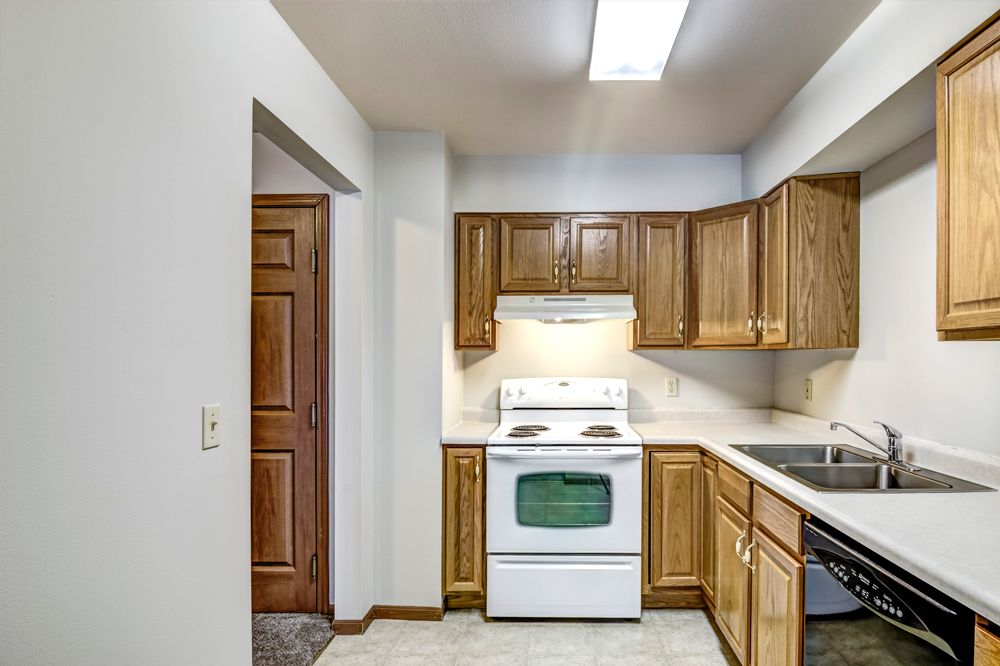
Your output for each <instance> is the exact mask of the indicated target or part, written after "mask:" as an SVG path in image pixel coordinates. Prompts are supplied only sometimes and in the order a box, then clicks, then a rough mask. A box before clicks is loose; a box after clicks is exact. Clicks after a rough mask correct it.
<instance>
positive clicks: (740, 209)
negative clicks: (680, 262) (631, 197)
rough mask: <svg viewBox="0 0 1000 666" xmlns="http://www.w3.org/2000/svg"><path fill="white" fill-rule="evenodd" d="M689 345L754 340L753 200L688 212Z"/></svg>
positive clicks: (743, 344)
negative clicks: (689, 254) (689, 226)
mask: <svg viewBox="0 0 1000 666" xmlns="http://www.w3.org/2000/svg"><path fill="white" fill-rule="evenodd" d="M690 312H691V317H690V319H691V322H690V323H691V335H690V345H691V346H692V347H756V346H757V328H756V321H757V202H756V201H750V202H744V203H739V204H734V205H731V206H721V207H719V208H711V209H708V210H703V211H699V212H697V213H693V214H692V215H691V295H690Z"/></svg>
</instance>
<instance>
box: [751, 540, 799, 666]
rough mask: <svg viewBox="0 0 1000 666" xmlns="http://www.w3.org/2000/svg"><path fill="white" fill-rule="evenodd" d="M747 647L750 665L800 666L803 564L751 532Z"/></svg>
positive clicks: (770, 541)
mask: <svg viewBox="0 0 1000 666" xmlns="http://www.w3.org/2000/svg"><path fill="white" fill-rule="evenodd" d="M752 536H753V541H751V544H752V547H751V552H750V566H751V567H752V568H751V580H752V581H753V584H752V587H751V593H750V596H751V600H752V601H751V617H750V645H751V659H750V663H751V664H753V666H797V665H798V664H801V663H802V634H803V632H802V622H803V619H804V612H805V610H804V606H803V590H804V575H805V562H804V561H803V560H801V559H799V558H798V557H794V556H792V555H789V554H788V553H787V552H786V551H785V550H784V549H783V548H782V547H780V546H778V545H777V544H776V543H775V542H774V541H772V540H771V539H769V538H768V537H767V536H766V535H765V534H764V533H763V532H761V531H760V530H757V529H756V528H755V529H754V530H753V535H752Z"/></svg>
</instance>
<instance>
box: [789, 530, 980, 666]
mask: <svg viewBox="0 0 1000 666" xmlns="http://www.w3.org/2000/svg"><path fill="white" fill-rule="evenodd" d="M803 535H804V538H805V543H806V551H807V553H809V554H810V555H812V556H814V557H816V558H817V559H818V560H819V561H820V562H821V563H822V565H823V567H824V568H825V569H826V571H827V572H829V573H830V574H831V575H832V576H833V577H834V578H835V579H836V580H837V582H839V583H840V585H841V586H842V587H844V589H846V590H847V591H848V592H849V593H850V594H851V595H852V596H853V597H854V598H856V599H857V600H858V601H859V602H860V603H861V605H862V608H861V609H860V610H858V611H855V612H852V613H848V614H844V615H840V616H824V617H814V616H807V617H806V655H805V662H806V664H809V663H821V662H824V663H841V662H844V663H847V664H849V665H850V666H854V665H855V664H858V666H861V665H862V664H883V663H892V664H895V663H899V664H905V665H906V666H911V665H912V666H922V665H924V664H927V665H936V664H972V652H973V637H974V631H975V614H974V613H973V612H972V611H971V610H970V609H969V608H967V607H965V606H963V605H962V604H960V603H958V602H957V601H955V600H954V599H952V598H951V597H949V596H947V595H945V594H944V593H942V592H940V591H939V590H937V589H936V588H934V587H931V586H930V585H928V584H927V583H924V582H923V581H921V580H920V579H918V578H916V577H915V576H913V575H912V574H910V573H909V572H907V571H905V570H903V569H902V568H900V567H899V566H897V565H895V564H893V563H891V562H889V561H888V560H886V559H885V558H884V557H882V556H880V555H879V554H878V553H875V552H873V551H872V550H871V549H869V548H867V547H865V546H862V545H861V544H859V543H858V542H857V541H855V540H853V539H851V538H850V537H848V536H846V535H845V534H843V533H841V532H839V531H837V530H835V529H834V528H832V527H830V526H829V525H826V524H825V523H823V522H821V521H819V520H816V519H810V520H808V521H806V523H805V525H804V528H803Z"/></svg>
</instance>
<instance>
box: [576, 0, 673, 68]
mask: <svg viewBox="0 0 1000 666" xmlns="http://www.w3.org/2000/svg"><path fill="white" fill-rule="evenodd" d="M687 6H688V0H598V3H597V22H596V24H595V26H594V48H593V51H592V52H591V55H590V80H591V81H658V80H659V79H660V76H661V75H662V74H663V67H664V66H665V65H666V64H667V58H668V57H669V56H670V49H671V48H673V46H674V40H675V39H677V31H678V30H680V27H681V22H682V21H683V20H684V12H685V11H687Z"/></svg>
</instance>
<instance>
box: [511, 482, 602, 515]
mask: <svg viewBox="0 0 1000 666" xmlns="http://www.w3.org/2000/svg"><path fill="white" fill-rule="evenodd" d="M517 522H518V523H519V524H521V525H528V526H532V527H587V526H594V525H608V524H610V523H611V477H610V476H609V475H607V474H596V473H590V472H544V473H539V474H522V475H521V476H519V477H517Z"/></svg>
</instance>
